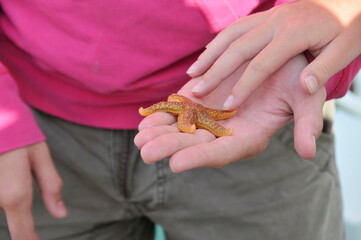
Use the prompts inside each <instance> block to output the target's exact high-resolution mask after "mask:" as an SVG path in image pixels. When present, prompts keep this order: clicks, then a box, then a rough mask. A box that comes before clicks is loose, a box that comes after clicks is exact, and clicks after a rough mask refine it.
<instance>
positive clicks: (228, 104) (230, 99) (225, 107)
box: [223, 95, 234, 110]
mask: <svg viewBox="0 0 361 240" xmlns="http://www.w3.org/2000/svg"><path fill="white" fill-rule="evenodd" d="M233 102H234V97H233V96H232V95H230V96H229V97H228V98H227V99H226V101H225V102H224V104H223V110H230V108H231V107H232V104H233Z"/></svg>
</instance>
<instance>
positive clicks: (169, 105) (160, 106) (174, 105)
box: [139, 102, 187, 116]
mask: <svg viewBox="0 0 361 240" xmlns="http://www.w3.org/2000/svg"><path fill="white" fill-rule="evenodd" d="M186 106H187V104H185V103H182V102H159V103H156V104H153V105H152V106H150V107H148V108H142V107H141V108H139V114H140V115H142V116H149V115H150V114H152V113H155V112H159V111H162V112H167V113H172V114H176V115H178V114H179V113H180V112H181V111H182V109H183V108H185V107H186Z"/></svg>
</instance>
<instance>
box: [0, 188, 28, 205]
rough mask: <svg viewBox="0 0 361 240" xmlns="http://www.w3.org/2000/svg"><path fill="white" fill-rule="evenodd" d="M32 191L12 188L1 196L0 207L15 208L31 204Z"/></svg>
mask: <svg viewBox="0 0 361 240" xmlns="http://www.w3.org/2000/svg"><path fill="white" fill-rule="evenodd" d="M31 196H32V191H31V190H29V189H24V188H13V189H11V190H9V191H4V192H2V194H1V196H0V197H1V199H0V202H1V205H2V207H3V208H4V209H7V208H16V207H18V206H21V205H30V204H31Z"/></svg>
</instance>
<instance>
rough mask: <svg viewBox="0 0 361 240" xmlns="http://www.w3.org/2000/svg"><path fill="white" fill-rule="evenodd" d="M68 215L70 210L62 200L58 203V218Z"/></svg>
mask: <svg viewBox="0 0 361 240" xmlns="http://www.w3.org/2000/svg"><path fill="white" fill-rule="evenodd" d="M66 216H68V210H67V208H66V206H65V204H64V202H63V201H62V200H61V201H59V202H58V203H57V205H56V216H54V217H56V218H59V219H62V218H65V217H66Z"/></svg>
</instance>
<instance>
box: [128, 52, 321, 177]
mask: <svg viewBox="0 0 361 240" xmlns="http://www.w3.org/2000/svg"><path fill="white" fill-rule="evenodd" d="M306 64H307V62H306V60H305V58H304V57H303V56H302V55H299V56H297V57H295V58H294V59H292V60H290V61H289V62H288V63H287V64H286V65H284V66H283V67H282V68H281V69H279V70H278V71H277V72H276V73H275V74H273V75H272V76H271V77H270V78H269V79H267V80H266V81H265V82H264V83H263V84H262V85H261V86H260V87H259V88H258V89H257V90H256V91H255V92H254V93H253V94H252V95H251V96H250V97H249V98H248V99H247V100H246V101H245V102H244V103H243V104H242V105H241V106H240V107H239V108H238V109H237V113H236V115H235V116H234V117H232V118H230V119H227V120H223V121H220V122H221V124H222V125H224V126H225V127H227V128H233V134H232V136H226V137H220V138H216V137H215V136H213V135H212V134H211V133H209V132H207V131H205V130H203V129H197V130H196V132H195V133H194V134H188V133H182V132H180V131H179V130H178V127H177V124H176V118H175V117H174V116H172V115H171V114H168V113H161V112H159V113H155V114H152V115H150V116H148V117H146V118H145V119H144V120H143V121H142V122H141V123H140V125H139V133H138V135H137V136H136V138H135V144H136V145H137V146H138V147H139V148H140V149H141V155H142V157H143V160H144V161H145V162H146V163H153V162H155V161H158V160H160V159H163V158H165V157H170V163H169V164H170V167H171V169H172V170H173V171H175V172H181V171H184V170H188V169H192V168H200V167H222V166H225V165H228V164H230V163H232V162H234V161H237V160H239V159H241V158H251V157H254V156H256V155H258V154H260V153H261V152H262V151H263V150H264V149H265V147H266V146H267V144H268V142H269V141H270V139H271V138H272V136H273V135H274V134H276V133H277V132H278V131H279V130H280V129H281V128H282V127H284V126H285V125H286V124H287V123H289V122H290V121H292V120H295V148H296V151H297V152H298V154H299V155H300V156H301V157H303V158H312V157H314V155H315V152H316V145H315V138H317V136H318V135H319V133H320V131H321V129H322V106H323V104H324V101H325V98H326V91H325V89H324V88H322V89H320V90H319V91H318V92H317V93H316V94H314V95H308V94H306V93H304V92H303V91H302V89H301V87H300V85H299V80H298V78H299V74H300V72H301V71H302V69H303V68H304V66H306ZM246 65H247V64H245V65H244V66H242V67H241V68H240V69H238V70H237V71H236V72H235V73H234V74H233V75H232V76H230V77H229V78H227V79H226V80H224V81H223V82H222V84H221V86H219V87H218V88H217V89H216V90H215V91H213V92H212V93H211V94H209V95H207V96H205V97H202V98H195V97H194V96H193V94H192V92H191V90H192V88H193V86H194V85H195V84H197V82H198V81H199V78H196V79H192V80H191V81H189V82H188V83H187V84H186V85H185V86H184V87H183V88H182V89H181V90H180V91H179V92H178V93H179V94H181V95H184V96H186V97H188V98H191V99H192V100H193V101H195V102H197V103H201V104H203V105H205V106H208V107H212V108H221V107H222V104H223V102H224V100H225V98H226V97H227V94H225V93H228V92H229V91H230V90H231V89H232V87H233V86H234V83H235V82H236V81H237V80H238V79H239V77H240V76H241V75H242V73H243V72H244V69H245V67H246Z"/></svg>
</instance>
